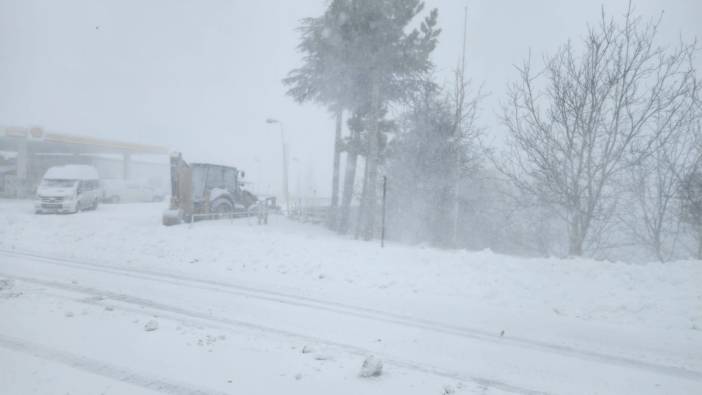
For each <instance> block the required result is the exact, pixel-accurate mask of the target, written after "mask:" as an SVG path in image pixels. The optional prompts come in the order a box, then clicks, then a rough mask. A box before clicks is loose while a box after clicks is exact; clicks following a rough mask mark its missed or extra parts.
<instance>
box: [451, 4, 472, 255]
mask: <svg viewBox="0 0 702 395" xmlns="http://www.w3.org/2000/svg"><path fill="white" fill-rule="evenodd" d="M467 35H468V6H467V5H466V6H465V7H464V9H463V50H462V52H461V63H460V69H459V70H458V73H459V76H457V79H459V80H458V81H456V85H457V86H456V89H459V90H458V91H457V95H456V97H457V98H458V99H459V100H460V103H456V106H457V107H458V108H457V111H456V118H457V119H456V137H457V139H456V180H455V185H454V188H453V189H454V195H455V196H454V201H453V232H452V235H453V240H452V242H453V246H454V247H457V246H458V223H459V215H460V197H461V191H460V190H461V168H462V163H461V150H460V141H461V133H463V130H462V127H463V103H464V102H465V91H464V89H465V78H466V37H467ZM459 84H460V86H458V85H459Z"/></svg>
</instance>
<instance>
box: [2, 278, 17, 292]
mask: <svg viewBox="0 0 702 395" xmlns="http://www.w3.org/2000/svg"><path fill="white" fill-rule="evenodd" d="M14 286H15V282H14V281H13V280H12V279H11V278H0V291H4V290H6V289H12V287H14Z"/></svg>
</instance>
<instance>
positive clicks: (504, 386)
mask: <svg viewBox="0 0 702 395" xmlns="http://www.w3.org/2000/svg"><path fill="white" fill-rule="evenodd" d="M0 276H3V277H7V278H12V279H14V280H15V281H21V282H25V283H29V284H35V285H40V286H44V287H48V288H54V289H59V290H62V291H68V292H74V293H79V294H85V295H89V296H94V297H100V298H103V300H113V301H117V302H121V303H124V304H126V305H130V306H133V309H134V310H133V311H135V312H140V313H143V308H144V307H146V308H148V309H151V310H153V311H156V312H158V313H159V314H158V315H159V316H160V317H165V318H169V319H173V320H180V321H184V322H188V323H192V324H197V325H201V326H209V327H213V326H214V327H216V328H226V329H230V330H235V331H236V330H237V329H242V328H243V329H247V330H250V331H254V332H260V333H266V334H271V335H276V336H281V337H285V338H290V339H296V340H298V341H302V342H311V343H317V344H322V345H325V346H328V347H332V348H336V349H339V350H342V351H345V352H347V353H349V354H352V355H356V356H360V357H364V358H365V357H367V356H368V355H376V356H379V357H380V358H381V359H382V360H383V363H384V364H385V365H389V366H395V367H397V368H400V369H406V370H412V371H416V372H420V373H425V374H431V375H435V376H439V377H443V378H447V379H451V380H458V381H463V382H469V383H473V384H476V385H478V386H483V387H489V388H493V389H496V390H500V391H504V392H509V393H515V394H523V395H549V394H548V393H547V392H544V391H538V390H533V389H530V388H525V387H521V386H516V385H512V384H508V383H504V382H501V381H498V380H493V379H489V378H483V377H476V376H471V375H466V374H462V373H459V372H455V371H448V370H445V369H442V368H438V367H436V366H431V365H427V364H421V363H417V362H414V361H407V360H401V359H396V358H393V357H392V356H390V355H385V354H383V353H377V352H375V351H373V350H370V349H365V348H363V347H358V346H354V345H351V344H346V343H341V342H336V341H331V340H325V339H322V338H319V337H313V336H309V335H305V334H300V333H296V332H292V331H287V330H284V329H279V328H273V327H268V326H264V325H259V324H254V323H251V322H246V321H241V320H235V319H231V318H225V317H217V316H212V315H210V314H208V313H202V312H198V311H192V310H188V309H185V308H182V307H178V306H172V305H168V304H165V303H160V302H156V301H152V300H149V299H145V298H141V297H136V296H130V295H127V294H124V293H116V292H111V291H105V290H100V289H95V288H90V287H85V286H81V285H76V284H66V283H62V282H58V281H50V280H42V279H36V278H30V277H24V276H19V275H14V274H9V273H5V272H0ZM96 300H97V299H96ZM183 318H185V320H183ZM2 338H3V337H2V335H0V346H3V343H2V341H1V340H2ZM176 388H177V387H176ZM183 393H184V394H190V393H189V392H183ZM205 393H208V392H205ZM177 394H181V393H180V392H178V393H177ZM193 394H199V393H193Z"/></svg>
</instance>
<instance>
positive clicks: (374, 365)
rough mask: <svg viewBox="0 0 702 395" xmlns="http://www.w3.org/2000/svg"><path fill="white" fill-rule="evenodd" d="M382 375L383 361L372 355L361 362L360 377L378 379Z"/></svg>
mask: <svg viewBox="0 0 702 395" xmlns="http://www.w3.org/2000/svg"><path fill="white" fill-rule="evenodd" d="M381 374H383V361H381V360H380V359H379V358H376V357H375V356H374V355H371V356H369V357H368V358H366V360H365V361H363V366H361V373H359V375H360V376H361V377H378V376H380V375H381Z"/></svg>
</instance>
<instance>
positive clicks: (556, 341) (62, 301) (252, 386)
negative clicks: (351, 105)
mask: <svg viewBox="0 0 702 395" xmlns="http://www.w3.org/2000/svg"><path fill="white" fill-rule="evenodd" d="M0 208H1V207H0ZM144 208H145V210H144V212H148V213H153V212H156V210H155V207H153V208H152V207H148V210H146V208H147V207H146V206H145V207H144ZM110 209H112V210H113V211H105V212H102V213H101V212H96V213H90V214H95V216H93V218H90V217H87V216H86V217H79V216H73V217H32V216H26V217H20V219H19V220H18V219H17V217H13V218H12V219H11V221H12V223H13V224H15V225H17V224H19V225H20V226H17V229H25V231H26V229H32V232H41V231H46V230H45V229H35V228H33V226H36V224H35V223H32V221H45V222H46V223H47V224H50V223H54V222H57V223H59V222H58V221H60V220H61V219H62V218H63V219H64V220H65V221H73V220H80V221H86V220H88V221H89V222H93V221H95V220H96V219H99V218H100V217H101V216H102V218H103V219H106V218H111V217H110V216H113V215H115V214H117V212H116V211H114V210H115V208H112V207H111V208H110ZM122 214H127V213H126V212H125V213H122ZM0 218H1V217H0ZM0 220H1V219H0ZM22 221H25V222H22ZM130 222H131V221H130ZM59 224H60V223H59ZM240 225H241V224H239V225H236V224H232V223H229V222H226V221H225V222H224V223H219V224H207V225H204V224H203V226H200V225H198V226H197V227H195V228H193V229H189V230H188V232H190V234H189V236H193V235H197V233H196V232H200V231H204V232H207V233H209V234H210V235H211V234H212V229H228V230H230V231H233V232H235V233H234V235H235V236H236V237H239V236H241V237H240V239H243V238H244V237H246V236H245V235H248V234H249V233H251V232H249V231H247V232H246V233H243V231H245V230H247V227H246V226H244V227H242V226H240ZM279 225H283V224H279ZM290 226H292V227H294V226H296V225H292V224H290V225H285V226H283V227H281V228H280V229H283V230H282V231H279V230H276V228H275V227H271V229H270V230H267V232H269V233H268V234H266V237H267V240H268V241H269V242H272V243H282V242H283V241H285V240H287V239H290V238H292V237H294V236H292V235H291V234H290V233H289V230H290V228H286V227H290ZM57 229H58V228H57ZM57 229H54V230H53V232H57ZM248 229H253V230H257V229H258V228H256V227H254V228H250V227H249V228H248ZM299 229H300V230H301V231H305V230H306V229H308V228H304V227H301V228H299ZM153 230H154V232H155V233H156V232H162V230H161V228H157V227H154V228H153ZM181 230H182V229H181ZM181 230H179V232H180V231H181ZM100 231H101V228H99V227H97V226H96V227H93V228H91V229H90V232H92V233H91V234H85V235H79V236H81V237H80V238H77V239H76V240H75V241H73V242H72V243H70V246H69V248H75V249H76V250H77V252H79V253H80V254H77V255H79V256H83V258H68V257H67V255H69V254H61V255H59V256H63V258H61V259H57V258H55V257H56V256H57V255H58V254H55V253H53V252H47V251H37V252H29V251H27V250H28V248H26V246H23V245H19V246H18V245H17V244H19V243H20V242H21V240H20V239H12V240H10V238H9V237H7V236H8V233H5V236H6V237H5V238H4V242H3V243H0V279H4V280H2V281H3V282H2V284H4V286H3V287H0V316H2V317H10V318H11V319H4V320H1V321H0V367H2V368H3V369H0V371H1V372H0V384H3V388H7V389H9V392H8V393H11V394H25V393H42V394H44V393H65V392H70V393H72V394H76V393H85V394H93V393H102V392H108V393H109V392H113V393H153V392H160V393H171V394H198V393H207V394H219V393H305V394H316V393H320V394H321V393H329V388H334V391H333V392H334V393H348V394H357V393H364V394H365V393H379V394H380V393H383V394H387V393H402V394H414V393H416V394H432V393H434V394H448V393H466V394H471V393H488V394H491V393H521V394H531V393H550V394H565V393H567V394H570V393H587V394H589V393H603V394H622V393H637V394H670V393H675V394H696V393H699V392H700V389H701V388H702V361H701V358H702V342H701V341H700V340H701V338H700V335H699V333H700V332H699V331H697V330H683V329H682V328H661V327H657V326H654V325H651V324H647V325H621V324H612V323H609V322H603V321H602V320H600V321H593V320H583V319H572V318H569V317H563V316H562V314H554V315H553V316H545V315H543V314H540V313H538V312H534V311H531V312H529V311H527V313H528V314H523V311H520V309H519V308H518V307H517V306H515V307H514V308H513V309H504V308H503V310H502V311H500V308H499V307H494V306H493V307H491V308H490V309H487V308H486V306H482V309H481V306H475V305H472V304H471V302H475V301H471V300H468V299H465V298H463V297H460V296H455V295H454V296H451V297H444V296H443V295H435V294H428V293H427V294H426V295H421V296H422V299H423V300H426V299H428V300H430V301H431V302H432V304H433V305H434V307H435V308H436V309H437V310H440V311H443V313H442V314H433V315H432V314H427V313H426V312H425V310H424V308H425V306H422V305H421V303H417V304H416V305H415V304H414V303H412V302H413V301H414V299H412V295H413V294H416V292H412V293H410V294H406V293H404V292H395V293H393V292H388V290H387V288H386V287H381V288H379V290H380V291H382V292H383V295H386V297H385V298H375V297H374V295H375V292H378V291H374V290H369V289H366V288H364V287H360V286H359V285H357V284H358V282H359V280H357V279H354V280H355V281H352V282H349V281H344V282H343V283H338V282H337V283H334V284H333V286H332V287H330V288H325V289H317V290H315V291H314V292H310V289H312V287H313V284H315V283H310V287H308V288H305V286H306V284H307V283H305V282H304V281H302V280H300V279H297V278H296V277H295V276H294V275H291V274H290V273H288V274H286V276H285V277H283V278H289V279H292V280H291V281H293V283H292V284H291V283H289V282H288V283H285V282H277V284H276V281H259V280H260V278H259V277H258V275H256V276H250V275H247V273H246V272H244V271H240V272H235V273H236V275H234V276H232V275H229V276H227V275H217V274H216V273H217V272H216V270H212V271H208V270H205V271H203V270H202V269H203V267H204V268H208V266H200V267H199V270H197V271H193V270H183V268H182V267H170V266H169V265H167V263H168V261H167V260H165V261H164V263H165V264H154V263H153V262H150V261H149V258H150V255H149V254H144V260H143V261H140V260H139V259H138V257H134V256H133V255H130V254H129V251H127V250H125V251H124V255H129V259H128V260H126V261H127V263H125V259H122V258H123V257H120V255H119V254H118V253H116V251H114V250H113V251H103V252H105V256H106V258H104V259H93V258H90V257H89V255H90V251H91V250H90V248H89V247H88V246H89V245H90V244H93V243H99V242H100V240H99V239H97V238H96V237H95V236H94V235H93V234H94V233H100ZM237 232H242V233H237ZM0 235H2V232H0ZM9 236H12V235H9ZM57 236H61V235H59V234H57ZM123 236H124V237H129V236H128V235H123ZM324 237H327V236H324ZM8 240H10V242H11V244H9V243H8ZM305 240H307V241H305ZM127 241H128V242H127V243H125V245H131V244H132V242H136V241H135V240H134V239H128V240H127ZM159 242H160V241H159V240H156V239H152V240H150V241H149V243H159ZM330 242H331V241H330ZM210 243H211V244H210V247H212V246H213V245H215V248H217V247H219V246H218V243H220V242H219V241H218V240H210ZM305 243H307V245H305ZM298 244H302V245H300V246H299V248H301V249H309V248H313V247H316V246H318V241H317V240H314V239H310V237H309V236H308V237H303V238H302V239H301V240H295V245H296V246H297V245H298ZM345 244H354V246H358V245H360V246H365V245H364V244H358V243H356V242H353V241H344V240H341V241H340V243H339V244H338V245H339V246H344V245H345ZM17 247H20V248H17ZM51 247H52V245H49V246H48V247H47V246H43V247H42V248H43V249H44V250H47V249H49V248H51ZM258 247H259V248H260V247H261V246H260V245H259V246H258ZM55 248H58V247H55ZM64 248H65V247H64ZM107 248H109V246H108V247H106V249H107ZM193 248H203V247H202V246H194V247H193ZM205 248H206V247H205ZM235 248H237V249H240V248H241V247H238V246H237V247H235ZM390 251H392V250H390ZM81 252H82V253H81ZM239 252H241V250H239ZM288 253H289V254H290V255H293V256H295V257H299V252H297V251H295V250H294V249H293V248H292V247H291V248H288ZM73 255H76V254H73ZM236 255H237V254H232V256H236ZM436 256H437V258H438V257H441V256H442V253H438V254H437V255H436ZM245 259H246V261H252V260H255V259H257V258H256V256H252V255H251V251H249V252H248V253H247V255H246V256H245ZM258 259H264V257H259V258H258ZM296 259H297V258H296ZM235 261H236V259H235ZM278 263H280V262H278ZM195 264H199V262H196V263H195ZM195 264H192V265H188V267H192V266H193V265H195ZM358 264H359V265H361V264H363V263H362V262H361V261H358ZM227 265H229V264H227ZM407 268H408V269H413V268H412V266H411V265H409V264H408V266H407ZM285 270H288V269H285ZM340 270H343V268H340ZM385 270H391V268H386V269H385ZM325 272H326V273H329V270H328V269H327V270H325ZM333 275H334V274H333V273H332V276H333ZM629 276H631V275H629ZM319 277H321V276H317V277H315V278H314V279H315V280H316V281H317V282H318V281H320V280H319ZM265 278H266V279H268V277H265ZM324 280H327V279H324ZM483 280H485V281H487V280H489V275H488V274H486V277H485V278H484V279H483ZM446 285H450V283H446ZM678 285H680V284H678ZM517 291H518V289H517V288H515V292H517ZM353 292H357V294H353ZM531 292H536V291H531ZM432 298H433V299H432ZM403 299H404V304H402V301H403ZM458 301H461V303H460V305H458V306H454V304H456V303H458ZM447 303H448V304H447ZM485 303H488V301H485ZM514 303H515V305H517V304H519V303H520V302H519V301H515V302H514ZM463 304H465V305H466V306H467V307H466V306H463ZM569 307H570V308H571V309H572V308H573V307H572V306H569ZM464 309H467V311H470V312H471V313H472V314H473V315H472V316H471V317H470V319H467V320H466V319H465V318H466V317H465V316H464V314H462V312H463V311H466V310H464ZM488 310H490V312H489V313H485V312H486V311H488ZM626 311H627V310H624V312H626ZM446 312H453V313H457V314H446ZM493 313H494V316H496V317H497V318H494V317H492V315H493ZM510 314H512V315H513V319H512V322H511V323H509V326H508V328H509V329H508V330H507V331H506V333H504V332H501V331H498V330H494V329H495V328H494V326H491V325H487V324H486V322H491V321H490V320H493V321H492V322H494V321H495V320H499V321H507V322H509V318H508V316H509V315H510ZM481 315H485V316H481ZM660 316H661V317H663V315H662V314H661V315H660ZM481 317H482V318H481ZM525 317H526V320H525ZM529 317H531V320H529ZM624 318H625V317H622V319H624ZM152 320H153V321H155V322H156V323H157V325H158V328H157V329H155V330H153V331H147V330H145V325H147V324H148V325H151V324H149V322H150V321H152ZM537 321H538V322H537ZM693 322H694V321H693ZM534 328H540V330H539V331H536V330H534ZM371 354H372V355H376V356H379V357H380V358H381V359H382V360H383V361H384V363H385V369H384V370H385V374H384V375H383V376H381V377H379V378H374V379H362V378H359V377H358V371H359V368H360V365H361V362H362V361H363V359H364V358H365V357H366V356H368V355H371ZM5 384H6V385H5Z"/></svg>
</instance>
